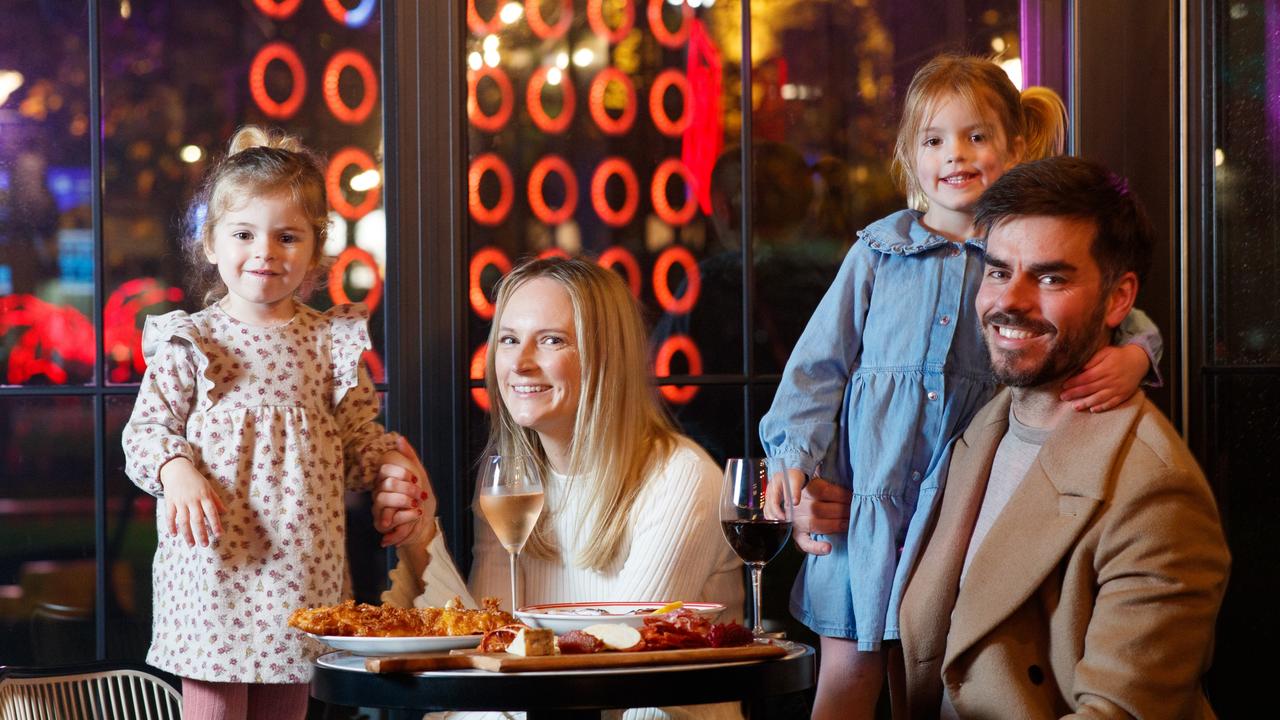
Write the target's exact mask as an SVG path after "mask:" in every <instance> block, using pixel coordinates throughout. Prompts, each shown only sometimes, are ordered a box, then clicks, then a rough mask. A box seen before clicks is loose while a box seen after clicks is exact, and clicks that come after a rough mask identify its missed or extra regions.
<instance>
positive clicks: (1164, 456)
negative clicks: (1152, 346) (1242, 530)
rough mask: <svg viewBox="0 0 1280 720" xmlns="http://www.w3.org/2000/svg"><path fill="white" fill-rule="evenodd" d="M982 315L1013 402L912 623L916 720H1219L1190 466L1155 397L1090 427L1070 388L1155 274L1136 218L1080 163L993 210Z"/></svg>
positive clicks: (1204, 499)
mask: <svg viewBox="0 0 1280 720" xmlns="http://www.w3.org/2000/svg"><path fill="white" fill-rule="evenodd" d="M977 225H978V227H979V228H980V229H981V230H983V231H985V232H986V233H987V236H988V237H987V259H986V274H985V276H984V279H983V283H982V287H981V289H980V290H979V292H978V297H977V310H978V313H977V315H978V317H979V318H981V322H982V329H983V335H984V338H985V339H986V343H987V346H988V348H989V350H990V352H991V361H992V366H993V369H994V371H995V374H996V377H997V379H998V380H999V382H1000V383H1002V384H1003V385H1005V386H1007V389H1006V390H1004V391H1003V392H1002V393H1001V394H1000V395H998V396H997V397H996V398H995V399H994V400H992V401H991V402H990V403H989V404H988V405H987V406H986V407H984V408H983V409H982V410H981V411H979V413H978V415H977V416H976V417H975V418H974V420H973V421H972V422H971V423H970V425H969V428H968V429H967V430H966V431H965V433H964V435H963V436H962V437H961V438H960V439H958V440H957V441H956V444H955V447H954V451H953V455H952V458H951V462H950V469H949V475H948V478H947V481H946V490H945V494H944V496H943V500H942V503H941V505H940V507H939V509H938V511H937V516H936V518H934V520H933V527H932V529H931V534H930V535H929V539H928V544H927V546H926V547H925V549H924V551H923V552H922V554H921V557H920V560H919V563H918V564H917V566H916V569H915V571H914V574H913V575H912V578H911V581H910V583H909V585H908V587H907V591H906V594H905V596H904V598H903V602H902V607H901V611H900V623H901V630H902V655H903V657H902V660H903V662H904V665H905V668H904V670H905V686H904V687H905V699H906V702H905V707H899V708H898V712H897V713H896V714H898V715H900V716H906V717H912V718H931V717H938V716H940V715H941V716H942V717H961V718H1008V717H1026V718H1056V717H1089V718H1112V717H1116V718H1119V717H1130V716H1134V717H1151V718H1202V717H1213V712H1212V710H1211V709H1210V708H1209V705H1208V703H1207V702H1206V700H1205V698H1204V695H1203V693H1202V691H1201V689H1200V677H1201V675H1202V674H1203V672H1204V671H1205V669H1206V668H1207V667H1208V664H1209V660H1210V657H1211V654H1212V644H1213V629H1214V621H1215V618H1216V617H1217V613H1218V608H1219V605H1220V603H1221V600H1222V593H1223V590H1224V588H1225V585H1226V578H1227V569H1228V564H1229V560H1228V554H1227V549H1226V544H1225V541H1224V539H1223V535H1222V529H1221V526H1220V523H1219V519H1218V513H1217V509H1216V506H1215V504H1214V500H1213V496H1212V495H1211V494H1210V491H1209V487H1208V485H1207V483H1206V482H1205V479H1204V476H1203V474H1202V473H1201V471H1200V469H1199V467H1198V466H1197V465H1196V462H1195V460H1194V459H1193V458H1192V457H1191V454H1190V452H1189V451H1188V450H1187V448H1186V446H1185V445H1184V444H1183V442H1182V441H1181V439H1180V438H1179V437H1178V435H1177V433H1176V432H1175V431H1174V429H1173V428H1172V427H1171V426H1170V425H1169V423H1168V421H1167V420H1166V419H1165V418H1164V416H1163V415H1161V414H1160V412H1159V411H1158V410H1157V409H1156V408H1155V407H1154V406H1153V405H1151V403H1149V402H1148V401H1147V400H1146V399H1145V397H1144V396H1143V395H1142V393H1141V392H1139V393H1137V394H1136V395H1134V397H1132V398H1130V399H1129V400H1128V401H1127V402H1125V403H1122V404H1121V405H1120V406H1119V407H1117V408H1116V409H1114V410H1111V411H1109V412H1105V413H1097V414H1091V413H1078V412H1075V411H1074V410H1073V409H1072V407H1071V404H1070V403H1067V402H1063V401H1062V400H1061V399H1060V398H1059V396H1060V394H1061V386H1062V383H1063V381H1064V380H1065V379H1066V378H1068V377H1069V376H1070V375H1071V374H1072V373H1074V372H1076V371H1077V370H1078V369H1079V368H1080V367H1081V366H1082V365H1083V363H1084V362H1085V361H1086V360H1088V358H1089V357H1090V356H1091V355H1092V354H1093V353H1094V352H1095V351H1096V350H1097V349H1098V348H1099V347H1101V346H1102V345H1103V344H1104V343H1106V342H1108V339H1109V337H1110V334H1111V330H1112V329H1114V328H1115V327H1116V326H1117V325H1118V324H1119V323H1120V321H1121V320H1122V319H1123V318H1124V317H1125V315H1126V314H1127V313H1128V312H1129V309H1130V308H1131V307H1132V305H1133V301H1134V298H1135V297H1136V295H1137V292H1138V286H1139V282H1140V278H1141V277H1142V275H1143V274H1144V273H1145V271H1146V268H1147V267H1148V265H1149V263H1150V254H1151V246H1152V231H1151V227H1150V224H1149V223H1148V221H1147V219H1146V216H1145V213H1144V212H1143V210H1142V207H1141V205H1140V204H1139V203H1138V202H1137V199H1136V198H1134V197H1133V195H1132V194H1131V193H1130V192H1129V191H1128V189H1127V187H1126V186H1125V184H1124V182H1123V181H1122V180H1120V179H1118V178H1117V177H1115V176H1114V175H1111V174H1110V173H1108V172H1107V171H1106V170H1105V169H1104V168H1102V167H1100V166H1098V165H1096V164H1094V163H1091V162H1088V161H1085V160H1081V159H1078V158H1054V159H1050V160H1043V161H1040V162H1036V163H1030V164H1026V165H1022V166H1019V167H1017V168H1015V169H1013V170H1011V171H1010V172H1008V173H1007V174H1005V175H1004V176H1003V177H1002V178H1001V179H1000V180H999V181H997V182H996V183H995V184H994V185H993V186H992V187H991V188H990V189H989V190H988V191H987V192H986V193H985V194H984V195H983V196H982V199H981V200H980V201H979V205H978V209H977Z"/></svg>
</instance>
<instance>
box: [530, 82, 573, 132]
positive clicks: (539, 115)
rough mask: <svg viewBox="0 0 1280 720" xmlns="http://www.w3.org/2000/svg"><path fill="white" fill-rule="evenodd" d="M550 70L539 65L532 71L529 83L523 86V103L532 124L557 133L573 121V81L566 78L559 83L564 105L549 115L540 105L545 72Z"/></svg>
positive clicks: (540, 128)
mask: <svg viewBox="0 0 1280 720" xmlns="http://www.w3.org/2000/svg"><path fill="white" fill-rule="evenodd" d="M550 71H551V68H549V67H545V66H544V67H540V68H538V69H537V70H534V71H533V75H531V76H530V77H529V85H528V86H527V87H526V88H525V94H524V104H525V105H526V106H527V107H528V108H529V118H530V119H532V120H533V124H534V125H537V126H538V129H539V130H541V131H543V132H545V133H551V134H553V135H557V134H559V133H562V132H564V131H565V128H567V127H569V123H571V122H573V108H574V104H575V103H576V98H575V96H574V92H573V83H571V82H569V81H568V79H567V78H566V79H565V80H564V81H563V82H561V83H560V85H559V88H560V92H561V93H563V94H564V106H563V107H561V108H560V114H559V115H557V116H555V117H551V116H550V115H548V114H547V111H546V110H545V109H544V108H543V107H542V88H543V87H544V86H545V85H546V84H547V73H548V72H550Z"/></svg>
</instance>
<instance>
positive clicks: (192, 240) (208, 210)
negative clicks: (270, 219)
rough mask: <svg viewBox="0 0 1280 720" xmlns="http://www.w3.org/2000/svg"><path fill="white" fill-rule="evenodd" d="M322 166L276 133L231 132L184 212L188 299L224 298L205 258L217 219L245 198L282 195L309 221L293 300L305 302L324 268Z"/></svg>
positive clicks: (210, 300) (297, 144)
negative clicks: (310, 241)
mask: <svg viewBox="0 0 1280 720" xmlns="http://www.w3.org/2000/svg"><path fill="white" fill-rule="evenodd" d="M323 166H324V162H323V160H322V158H320V156H318V155H317V154H316V153H314V152H312V151H311V150H308V149H307V148H306V147H304V146H303V145H302V142H301V141H300V140H299V139H298V138H296V137H294V136H292V135H288V134H286V133H284V132H283V131H281V130H278V129H265V128H260V127H258V126H256V125H246V126H244V127H242V128H240V129H239V130H237V131H236V133H235V135H233V136H232V137H231V142H230V143H229V145H228V148H227V154H226V156H225V157H223V158H221V159H219V160H218V161H217V162H216V163H214V165H213V167H212V168H211V169H210V170H209V173H208V175H206V176H205V179H204V182H203V183H202V184H201V186H200V190H199V191H198V192H197V193H196V196H195V198H194V199H193V200H192V202H191V207H190V210H189V211H188V213H187V220H186V227H185V232H184V240H183V243H182V245H183V254H184V255H185V256H186V259H187V266H188V271H189V275H190V277H189V285H188V287H189V290H190V291H191V295H193V296H196V297H200V298H202V299H203V302H204V304H205V305H212V304H213V303H215V302H217V301H218V300H219V299H221V298H222V297H223V296H224V295H226V294H227V288H226V285H224V284H223V282H222V279H221V278H220V277H219V276H218V268H217V266H216V265H214V264H213V263H210V262H209V259H208V253H209V251H211V250H212V248H213V231H214V228H215V227H216V226H217V224H218V221H219V220H221V219H222V217H223V215H225V214H226V213H227V211H228V210H230V209H232V208H235V207H238V206H240V205H242V204H243V203H244V202H245V201H246V200H247V199H248V198H249V197H252V196H255V195H256V196H270V195H275V194H277V193H281V192H288V193H289V194H290V195H291V196H292V197H293V199H294V201H295V202H296V203H297V204H298V207H299V208H301V209H302V212H303V214H304V215H306V217H307V220H308V222H310V223H311V229H312V231H313V232H314V234H315V240H316V242H315V248H314V254H313V256H312V258H311V270H310V272H308V273H307V276H306V278H305V279H304V280H303V282H302V285H301V286H300V287H299V288H298V293H297V294H298V299H299V300H305V299H306V298H307V297H308V296H309V295H310V294H311V293H312V291H314V290H315V288H316V287H317V286H318V285H319V284H320V281H321V280H322V279H323V278H324V276H325V272H326V270H327V263H326V262H324V245H325V240H326V238H327V237H328V235H329V201H328V198H327V196H326V195H325V181H324V171H323V170H322V169H321V168H322V167H323Z"/></svg>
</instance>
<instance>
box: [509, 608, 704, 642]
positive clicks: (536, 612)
mask: <svg viewBox="0 0 1280 720" xmlns="http://www.w3.org/2000/svg"><path fill="white" fill-rule="evenodd" d="M663 605H666V603H659V602H583V603H547V604H545V605H528V606H525V607H522V608H520V609H519V610H517V611H516V618H518V619H519V620H520V621H522V622H524V623H525V624H528V625H533V626H534V627H544V628H551V631H552V632H554V633H555V634H557V635H563V634H565V633H567V632H569V631H570V630H581V629H583V628H585V627H589V626H591V625H596V624H599V623H621V624H623V625H630V626H632V627H640V626H641V625H643V624H644V617H645V616H644V615H643V614H636V611H638V610H650V611H651V610H656V609H658V608H660V607H662V606H663ZM684 607H685V608H688V609H689V610H692V611H694V612H696V613H698V614H699V615H701V616H702V617H704V618H706V619H707V620H708V621H710V622H715V620H716V618H717V617H719V616H720V613H722V612H724V605H721V604H720V603H708V602H687V603H685V604H684Z"/></svg>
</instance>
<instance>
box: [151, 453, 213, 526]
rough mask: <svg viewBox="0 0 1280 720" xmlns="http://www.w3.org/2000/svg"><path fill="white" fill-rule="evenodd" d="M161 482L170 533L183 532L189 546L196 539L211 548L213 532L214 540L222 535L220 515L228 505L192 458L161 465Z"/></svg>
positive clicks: (173, 460)
mask: <svg viewBox="0 0 1280 720" xmlns="http://www.w3.org/2000/svg"><path fill="white" fill-rule="evenodd" d="M160 485H161V487H163V488H164V506H165V530H166V531H168V533H169V534H170V535H177V534H178V533H179V532H181V533H182V536H183V537H184V538H186V540H187V546H188V547H194V546H195V544H196V542H197V541H199V543H200V545H201V546H202V547H208V546H209V538H210V536H211V535H212V537H213V539H215V540H216V539H217V538H218V537H219V536H220V535H222V520H221V518H220V514H221V513H222V512H224V511H225V510H226V509H227V507H226V505H224V504H223V503H222V499H221V498H219V497H218V494H217V493H216V492H214V490H213V487H212V486H211V485H210V484H209V480H208V479H207V478H206V477H205V476H204V475H201V474H200V471H199V470H197V469H196V466H195V465H193V464H192V463H191V461H190V460H188V459H187V458H184V457H176V458H174V459H172V460H170V461H169V462H167V463H165V464H164V466H163V467H161V468H160ZM206 527H207V528H208V530H207V531H206Z"/></svg>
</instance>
